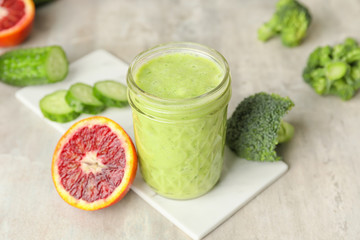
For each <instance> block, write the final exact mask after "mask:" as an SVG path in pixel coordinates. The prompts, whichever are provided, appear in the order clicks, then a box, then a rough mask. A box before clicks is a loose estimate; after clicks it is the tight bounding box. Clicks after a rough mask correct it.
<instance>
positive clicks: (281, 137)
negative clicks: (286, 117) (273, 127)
mask: <svg viewBox="0 0 360 240" xmlns="http://www.w3.org/2000/svg"><path fill="white" fill-rule="evenodd" d="M294 132H295V130H294V126H293V125H291V124H290V123H288V122H285V121H281V123H280V129H279V132H278V137H277V140H278V143H284V142H287V141H289V140H290V139H291V138H292V137H293V136H294Z"/></svg>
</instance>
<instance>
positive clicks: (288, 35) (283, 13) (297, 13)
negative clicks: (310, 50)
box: [258, 0, 311, 47]
mask: <svg viewBox="0 0 360 240" xmlns="http://www.w3.org/2000/svg"><path fill="white" fill-rule="evenodd" d="M310 23H311V15H310V12H309V10H308V9H307V8H306V7H305V6H304V5H302V4H300V3H299V2H298V1H296V0H279V1H278V3H277V4H276V12H275V13H274V15H273V16H272V18H271V19H270V20H269V21H268V22H266V23H264V24H263V25H262V26H261V27H260V28H259V29H258V39H259V40H261V41H263V42H265V41H267V40H269V39H270V38H271V37H273V36H275V35H280V36H281V40H282V43H283V44H284V45H285V46H288V47H294V46H298V45H300V43H301V41H302V40H303V38H304V37H305V36H306V33H307V30H308V28H309V26H310Z"/></svg>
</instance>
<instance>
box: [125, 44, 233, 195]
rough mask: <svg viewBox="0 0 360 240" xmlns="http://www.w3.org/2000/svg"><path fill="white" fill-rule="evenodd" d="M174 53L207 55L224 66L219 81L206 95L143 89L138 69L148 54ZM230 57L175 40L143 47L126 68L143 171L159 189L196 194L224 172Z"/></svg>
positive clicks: (160, 192) (155, 187)
mask: <svg viewBox="0 0 360 240" xmlns="http://www.w3.org/2000/svg"><path fill="white" fill-rule="evenodd" d="M171 53H189V54H195V55H196V56H200V57H203V58H207V59H209V60H211V61H213V62H214V63H216V65H218V67H219V68H220V69H221V70H222V73H223V74H222V78H221V82H220V84H219V85H218V86H217V87H215V88H213V89H212V90H210V91H208V92H206V93H205V94H203V95H200V96H197V97H192V98H184V99H164V98H160V97H157V96H154V95H152V94H149V93H147V92H145V91H144V90H142V89H141V88H140V87H139V86H138V85H137V83H136V82H135V74H136V73H137V71H138V70H139V68H140V67H141V66H142V65H143V64H145V63H146V62H148V61H149V60H151V59H153V58H156V57H158V56H162V55H164V54H171ZM230 82H231V77H230V73H229V67H228V63H227V62H226V60H225V58H224V57H223V56H222V55H221V54H220V53H218V52H217V51H215V50H213V49H210V48H208V47H206V46H203V45H200V44H195V43H189V42H175V43H168V44H163V45H159V46H156V47H154V48H151V49H149V50H147V51H145V52H142V53H140V54H139V55H138V56H137V57H135V59H134V60H133V62H132V63H131V64H130V67H129V70H128V74H127V84H128V100H129V104H130V106H131V107H132V113H133V124H134V132H135V142H136V148H137V151H138V157H139V165H140V171H141V174H142V177H143V179H144V180H145V182H146V183H147V184H148V185H149V186H150V187H151V188H153V189H154V190H155V191H156V192H157V193H158V194H160V195H162V196H164V197H168V198H172V199H191V198H196V197H199V196H201V195H203V194H205V193H207V192H208V191H209V190H210V189H212V188H213V187H214V185H215V184H216V183H217V181H218V180H219V178H220V175H221V171H222V165H223V156H224V145H225V130H226V120H227V106H228V102H229V100H230V97H231V84H230Z"/></svg>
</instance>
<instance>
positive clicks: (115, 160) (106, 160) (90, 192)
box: [52, 116, 137, 210]
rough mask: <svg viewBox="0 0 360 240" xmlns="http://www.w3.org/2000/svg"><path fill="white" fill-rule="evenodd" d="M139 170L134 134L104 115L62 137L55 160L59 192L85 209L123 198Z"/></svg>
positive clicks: (97, 207)
mask: <svg viewBox="0 0 360 240" xmlns="http://www.w3.org/2000/svg"><path fill="white" fill-rule="evenodd" d="M136 170H137V155H136V150H135V147H134V144H133V142H132V141H131V138H130V137H129V136H128V135H127V133H126V132H125V131H124V130H123V129H122V128H121V126H120V125H118V124H117V123H116V122H114V121H112V120H111V119H108V118H105V117H100V116H95V117H90V118H86V119H83V120H81V121H79V122H77V123H75V124H74V125H73V126H72V127H70V128H69V130H68V131H67V132H66V133H65V134H64V135H63V136H62V137H61V139H60V140H59V142H58V144H57V146H56V148H55V152H54V155H53V161H52V177H53V181H54V184H55V188H56V190H57V191H58V193H59V195H60V196H61V197H62V198H63V199H64V200H65V201H66V202H67V203H69V204H70V205H72V206H74V207H77V208H80V209H84V210H97V209H101V208H105V207H108V206H111V205H113V204H114V203H116V202H118V201H119V200H120V199H122V198H123V197H124V196H125V195H126V193H127V192H128V191H129V189H130V186H131V184H132V183H133V181H134V178H135V175H136Z"/></svg>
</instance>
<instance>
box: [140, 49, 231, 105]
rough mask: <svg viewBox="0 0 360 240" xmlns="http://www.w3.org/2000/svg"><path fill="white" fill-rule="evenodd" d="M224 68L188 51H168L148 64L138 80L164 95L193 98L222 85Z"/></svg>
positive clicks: (144, 86)
mask: <svg viewBox="0 0 360 240" xmlns="http://www.w3.org/2000/svg"><path fill="white" fill-rule="evenodd" d="M223 76H224V71H223V70H222V69H221V68H220V67H219V66H218V65H217V64H216V63H215V62H214V61H212V60H210V59H207V58H204V57H200V56H197V55H192V54H186V53H174V54H167V55H163V56H160V57H157V58H155V59H152V60H150V61H149V62H147V63H145V64H144V65H143V66H142V67H141V68H140V69H139V70H138V72H137V73H136V75H135V82H136V84H137V85H138V86H139V87H140V88H141V89H143V90H144V91H145V92H147V93H150V94H152V95H155V96H157V97H160V98H169V99H182V98H193V97H197V96H200V95H202V94H204V93H207V92H209V91H211V90H212V89H214V88H215V87H216V86H218V85H219V83H220V82H221V80H222V79H223Z"/></svg>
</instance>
